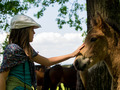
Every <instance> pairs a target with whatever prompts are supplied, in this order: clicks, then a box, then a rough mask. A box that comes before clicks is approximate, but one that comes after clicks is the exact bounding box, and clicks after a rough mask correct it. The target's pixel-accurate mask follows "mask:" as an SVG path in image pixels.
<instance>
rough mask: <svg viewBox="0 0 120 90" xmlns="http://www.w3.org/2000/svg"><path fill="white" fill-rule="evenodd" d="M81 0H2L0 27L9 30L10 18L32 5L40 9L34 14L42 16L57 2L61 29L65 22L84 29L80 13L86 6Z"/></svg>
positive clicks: (0, 2)
mask: <svg viewBox="0 0 120 90" xmlns="http://www.w3.org/2000/svg"><path fill="white" fill-rule="evenodd" d="M78 1H79V0H0V29H1V31H2V30H4V31H8V32H9V19H10V17H11V16H14V15H16V14H18V13H19V14H21V13H22V14H24V13H25V12H26V11H27V10H28V9H29V8H31V6H34V7H38V8H40V10H39V11H38V12H37V13H36V14H35V15H34V16H35V17H37V18H41V17H42V16H43V15H44V11H45V10H46V9H47V8H48V7H49V6H50V5H52V7H54V5H55V4H58V5H59V6H60V8H59V10H58V12H59V14H58V17H57V18H56V21H57V24H58V27H59V28H60V29H61V28H62V27H63V25H64V24H69V26H70V27H75V30H77V31H78V30H82V26H81V23H82V19H83V18H82V17H81V18H80V17H79V15H78V14H79V13H80V12H82V11H83V10H84V9H85V7H84V5H83V4H80V3H79V2H78ZM7 44H8V43H7V39H6V40H5V42H4V43H3V45H2V46H3V49H4V47H5V46H6V45H7Z"/></svg>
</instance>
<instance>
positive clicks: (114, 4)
mask: <svg viewBox="0 0 120 90" xmlns="http://www.w3.org/2000/svg"><path fill="white" fill-rule="evenodd" d="M97 12H98V13H100V14H101V16H102V18H103V19H104V20H105V21H106V22H112V25H117V27H118V29H119V31H120V1H119V0H87V30H90V28H91V25H90V20H91V18H92V17H93V16H95V15H96V13H97ZM111 81H112V78H111V76H110V74H109V72H108V70H107V67H106V65H105V64H104V62H100V63H98V64H96V65H95V66H93V67H92V68H90V69H89V72H88V80H87V90H111Z"/></svg>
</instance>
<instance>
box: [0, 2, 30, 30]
mask: <svg viewBox="0 0 120 90" xmlns="http://www.w3.org/2000/svg"><path fill="white" fill-rule="evenodd" d="M28 9H29V6H28V4H27V3H26V4H23V3H20V1H19V0H1V1H0V29H3V30H8V29H9V24H8V19H9V18H10V16H13V15H16V14H18V13H19V12H20V13H23V11H24V10H28Z"/></svg>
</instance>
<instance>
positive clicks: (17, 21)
mask: <svg viewBox="0 0 120 90" xmlns="http://www.w3.org/2000/svg"><path fill="white" fill-rule="evenodd" d="M31 26H34V28H40V27H41V25H40V24H38V23H37V22H35V21H34V20H33V19H32V18H31V17H29V16H26V15H15V16H14V17H13V18H12V20H11V24H10V29H20V28H25V27H31Z"/></svg>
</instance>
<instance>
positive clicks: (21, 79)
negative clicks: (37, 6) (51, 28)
mask: <svg viewBox="0 0 120 90" xmlns="http://www.w3.org/2000/svg"><path fill="white" fill-rule="evenodd" d="M10 26H11V27H10V30H11V31H10V37H9V45H7V46H6V48H5V50H4V54H3V62H2V65H1V67H0V90H32V88H31V86H33V87H34V88H36V78H35V72H34V63H33V62H37V63H39V64H41V65H45V66H50V65H53V64H56V63H59V62H62V61H65V60H67V59H69V58H72V57H75V56H76V55H77V54H78V53H79V52H80V50H81V49H82V48H83V47H84V45H81V46H80V47H79V48H78V49H77V50H75V51H74V52H73V53H70V54H67V55H63V56H57V57H52V58H46V57H43V56H41V55H39V54H38V53H37V52H36V51H35V50H34V49H33V47H32V46H31V45H30V42H32V41H33V37H34V34H35V32H34V29H35V28H39V27H41V26H40V25H39V24H38V23H37V22H35V21H34V20H33V19H32V18H30V17H28V16H26V15H16V16H14V17H13V18H12V20H11V25H10Z"/></svg>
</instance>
